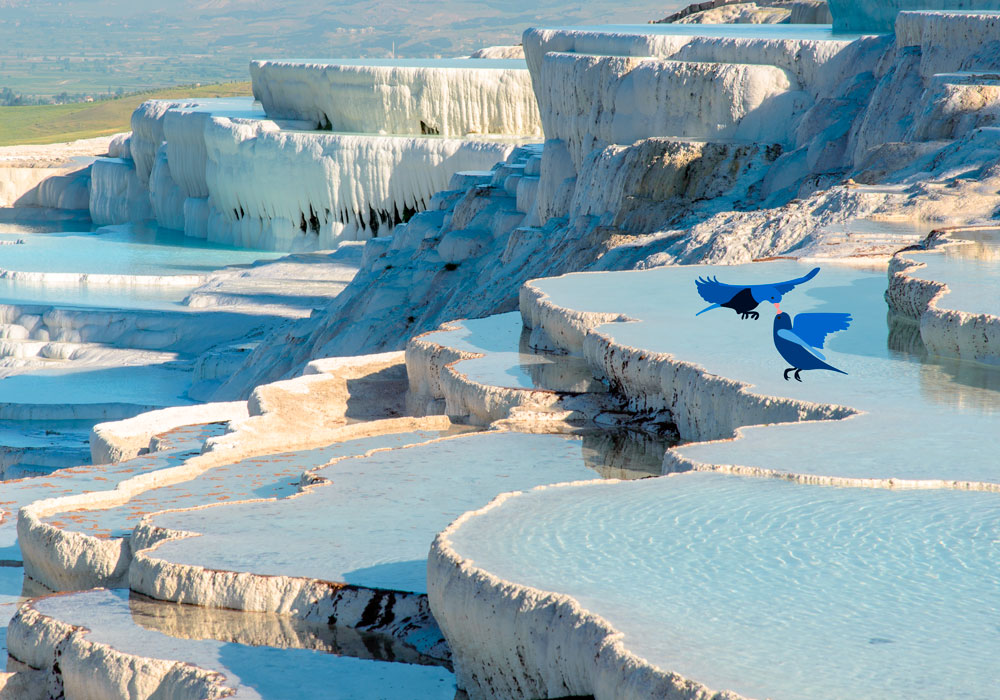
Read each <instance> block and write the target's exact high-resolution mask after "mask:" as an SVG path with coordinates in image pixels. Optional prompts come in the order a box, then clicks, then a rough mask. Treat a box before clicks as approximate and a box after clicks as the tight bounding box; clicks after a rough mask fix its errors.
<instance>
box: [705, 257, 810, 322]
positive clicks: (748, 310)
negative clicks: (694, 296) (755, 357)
mask: <svg viewBox="0 0 1000 700" xmlns="http://www.w3.org/2000/svg"><path fill="white" fill-rule="evenodd" d="M818 272H819V268H818V267H814V268H813V269H812V270H810V271H809V272H808V273H807V274H806V275H804V276H803V277H799V278H798V279H794V280H788V281H787V282H777V283H775V284H751V285H739V284H726V283H725V282H720V281H719V280H718V279H716V278H715V277H699V278H698V279H697V280H695V286H696V287H697V288H698V294H700V295H701V298H702V299H704V300H705V301H707V302H708V303H710V304H711V306H709V307H707V308H704V309H702V310H701V311H699V312H698V313H696V314H695V316H701V315H702V314H703V313H705V312H706V311H711V310H712V309H718V308H720V307H721V308H726V309H732V310H733V311H735V312H736V313H738V314H740V316H741V317H742V318H743V320H746V319H748V318H750V317H753V319H754V320H755V321H756V320H757V319H758V318H760V314H759V313H758V312H756V311H754V309H756V308H757V306H758V304H760V303H761V302H763V301H769V302H771V303H772V304H774V308H776V309H778V311H779V312H780V311H781V308H780V307H779V306H778V302H780V301H781V297H782V295H784V294H788V292H790V291H792V290H793V289H795V287H797V286H798V285H800V284H802V283H803V282H808V281H809V280H811V279H812V278H813V277H815V276H816V273H818Z"/></svg>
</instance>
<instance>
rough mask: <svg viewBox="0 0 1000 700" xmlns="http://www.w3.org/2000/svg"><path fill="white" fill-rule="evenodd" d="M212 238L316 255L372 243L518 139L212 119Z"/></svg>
mask: <svg viewBox="0 0 1000 700" xmlns="http://www.w3.org/2000/svg"><path fill="white" fill-rule="evenodd" d="M205 140H206V147H207V153H208V166H207V171H206V181H207V184H208V190H209V192H210V195H209V202H208V203H209V207H210V219H209V224H208V235H209V237H210V238H213V239H215V240H220V241H223V242H226V243H233V244H235V245H243V246H251V247H262V248H268V249H272V250H315V249H326V248H332V247H335V246H336V244H337V243H338V242H339V241H341V240H357V239H364V238H369V237H371V236H373V235H376V234H377V233H378V229H379V228H383V229H384V228H389V227H391V226H392V225H393V224H395V223H398V222H399V221H401V220H403V219H404V218H408V216H409V215H410V214H412V213H414V212H415V211H419V210H421V209H423V208H425V207H426V205H427V202H429V201H430V199H431V197H432V196H433V194H434V193H435V192H437V191H439V190H442V189H445V188H446V187H447V185H448V181H449V179H450V178H451V175H452V174H453V173H454V172H456V171H460V170H481V169H484V168H489V167H491V166H492V165H493V164H494V163H496V162H497V161H499V160H503V159H504V158H505V157H506V156H507V155H508V154H509V153H510V152H511V151H512V150H513V148H514V145H515V144H514V143H513V142H503V141H499V142H498V141H467V140H457V139H438V138H419V137H418V138H409V137H385V136H366V135H343V134H328V133H322V132H308V133H303V132H294V131H285V130H282V129H280V128H279V127H278V126H277V125H276V124H275V123H274V122H266V121H250V120H236V119H229V118H226V117H216V118H213V119H212V120H211V121H210V122H209V124H208V125H207V126H206V129H205Z"/></svg>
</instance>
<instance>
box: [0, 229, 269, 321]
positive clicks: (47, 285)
mask: <svg viewBox="0 0 1000 700" xmlns="http://www.w3.org/2000/svg"><path fill="white" fill-rule="evenodd" d="M16 240H23V241H24V244H23V245H0V269H3V270H13V271H16V272H65V273H77V274H83V273H87V274H105V275H130V276H131V275H137V276H151V275H152V276H176V275H200V276H204V275H208V274H210V273H211V272H213V271H214V270H218V269H220V268H223V267H226V266H228V265H246V264H250V263H252V262H254V261H256V260H269V259H274V258H277V257H280V256H281V253H276V252H274V251H260V250H253V249H246V248H235V247H232V246H226V245H222V244H219V243H210V242H208V241H205V240H202V239H199V238H191V237H188V236H185V235H184V234H183V233H181V232H179V231H172V230H170V229H161V228H159V227H157V226H153V225H147V224H126V225H122V226H108V227H101V228H99V229H97V228H96V227H94V226H92V225H90V223H89V221H83V220H74V221H70V222H36V223H20V222H18V223H0V241H16ZM195 286H197V284H190V285H176V284H171V285H157V284H137V285H126V284H123V285H104V284H80V283H78V282H77V281H75V280H74V281H52V280H46V281H44V282H43V281H25V280H17V281H13V280H8V279H0V304H39V305H46V306H60V307H73V308H81V307H97V308H116V309H159V310H173V311H184V310H187V309H188V307H186V306H184V305H183V304H182V303H181V302H182V301H183V300H184V298H185V297H186V296H187V295H188V293H189V292H190V291H191V289H192V288H194V287H195Z"/></svg>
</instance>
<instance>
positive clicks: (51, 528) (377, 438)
mask: <svg viewBox="0 0 1000 700" xmlns="http://www.w3.org/2000/svg"><path fill="white" fill-rule="evenodd" d="M387 427H388V428H392V427H394V426H392V425H391V423H390V425H389V426H387ZM410 427H412V428H413V430H411V431H409V432H387V433H384V434H375V435H372V436H369V437H359V438H354V439H351V438H350V436H349V435H348V436H346V437H347V439H345V440H344V441H341V442H335V443H332V444H330V445H327V446H324V447H319V448H315V449H311V450H299V451H295V452H283V453H279V454H272V455H260V456H256V457H250V458H247V459H242V460H238V461H236V462H233V463H232V464H221V465H218V466H215V467H212V468H209V469H208V470H206V471H204V472H198V473H192V474H191V478H190V479H187V480H183V481H178V482H175V483H165V484H162V485H161V484H156V483H146V484H142V485H139V486H137V487H136V488H132V489H128V494H127V498H125V499H124V500H122V499H114V500H112V501H111V502H110V503H108V502H104V501H102V500H98V499H94V500H93V501H92V502H85V503H80V502H79V499H70V500H71V501H72V504H71V505H68V506H66V507H61V506H60V504H59V502H58V501H46V503H45V504H44V506H42V507H36V506H35V505H33V504H32V505H28V506H26V507H25V508H23V509H22V511H21V515H20V517H21V519H22V520H23V521H25V522H24V523H23V524H22V526H21V529H22V533H23V538H24V539H26V540H30V541H32V542H45V543H48V544H47V545H46V546H39V547H33V548H31V549H28V550H26V551H25V567H26V569H27V571H28V572H29V573H30V575H31V576H32V578H34V579H35V580H37V581H39V582H41V583H43V584H45V585H46V586H48V587H49V588H52V589H53V590H73V589H77V588H88V587H93V586H97V585H103V586H112V587H120V586H124V585H127V577H126V574H127V571H128V564H129V560H130V559H131V556H132V550H133V547H132V542H131V541H130V536H131V534H132V530H133V528H134V527H135V525H136V524H138V522H139V521H140V520H141V519H142V518H143V517H145V516H146V515H150V514H152V513H156V512H159V511H165V510H179V509H192V508H198V507H202V506H208V505H219V504H221V503H226V502H237V501H250V500H253V501H259V500H266V499H278V498H285V497H287V496H290V495H292V494H295V493H297V492H298V491H299V485H300V477H302V475H303V473H304V472H308V471H310V470H313V469H317V468H319V467H321V466H323V465H324V464H326V463H328V462H330V461H332V460H335V459H339V458H343V457H346V456H357V455H364V454H367V453H369V452H372V451H374V450H388V449H394V448H398V447H402V446H405V445H408V444H415V443H420V442H426V441H428V440H433V439H435V438H437V437H441V436H442V435H445V434H449V433H454V432H461V429H460V428H454V429H453V428H452V427H451V426H450V424H448V422H447V421H445V420H441V419H428V420H426V421H423V422H421V421H415V422H414V423H413V425H412V426H410ZM128 486H129V485H128V484H124V485H123V488H128ZM29 529H30V530H31V532H30V534H29V533H28V532H27V530H29ZM70 533H72V534H70ZM153 542H154V541H153V540H146V541H144V542H143V543H142V546H144V547H145V546H149V545H151V544H153ZM73 548H75V549H77V550H88V553H87V554H80V555H78V559H79V561H80V562H81V563H82V565H79V566H76V567H74V568H69V567H67V566H66V560H65V557H64V556H62V552H63V551H64V550H69V549H73ZM108 572H110V573H108Z"/></svg>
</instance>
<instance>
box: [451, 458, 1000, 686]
mask: <svg viewBox="0 0 1000 700" xmlns="http://www.w3.org/2000/svg"><path fill="white" fill-rule="evenodd" d="M451 541H452V545H453V546H454V548H455V549H456V551H457V552H458V554H459V555H460V556H462V557H463V558H465V559H466V560H471V562H472V563H473V564H474V565H475V566H476V567H478V568H481V569H485V570H486V571H488V572H489V573H491V574H493V575H495V576H498V577H500V578H501V579H504V580H506V581H511V582H514V583H518V584H521V585H526V586H532V587H535V588H539V589H542V590H545V591H553V592H557V593H563V594H568V595H571V596H572V597H573V598H575V599H576V600H577V601H578V602H579V603H580V604H581V605H582V606H583V607H584V608H585V609H586V610H588V611H589V612H591V613H594V614H596V615H599V616H601V617H602V618H604V619H605V620H607V621H608V622H610V623H611V624H612V625H613V626H614V627H615V628H616V629H617V630H619V631H620V632H622V633H624V640H623V643H624V645H625V647H626V649H628V650H629V651H631V652H634V653H635V654H637V655H639V656H640V657H642V658H644V659H646V660H647V661H649V662H651V663H653V664H655V665H656V666H658V667H659V668H661V669H665V670H672V671H677V672H679V673H681V674H682V675H684V676H686V677H688V678H691V679H694V680H697V681H699V682H702V683H705V684H706V685H708V686H709V687H711V688H713V689H716V690H721V689H730V690H734V691H736V692H738V693H740V694H742V695H745V696H748V697H759V698H763V697H768V698H773V699H774V700H785V699H793V698H794V699H797V700H813V699H815V700H820V699H821V698H822V699H825V698H861V697H899V698H902V697H905V698H921V699H923V698H926V699H927V700H938V699H940V698H944V697H958V696H961V697H970V698H972V697H983V698H985V697H992V696H993V695H995V693H996V688H997V687H998V685H1000V666H998V665H997V663H996V658H997V655H998V654H1000V635H998V634H997V625H998V624H1000V547H998V545H997V543H998V542H1000V497H998V495H997V494H992V493H975V492H966V491H953V490H933V491H892V490H887V489H862V488H831V487H819V486H804V485H800V484H793V483H789V482H785V481H781V480H776V479H753V478H745V477H736V476H730V475H723V474H706V473H689V474H680V475H675V476H672V477H664V478H660V479H646V480H642V481H634V482H624V483H617V484H601V483H597V484H589V485H583V486H563V487H554V488H547V489H539V490H536V491H533V492H530V493H527V494H523V495H520V496H517V497H515V498H513V499H509V500H507V501H505V502H504V503H502V504H501V505H500V506H498V507H494V508H491V509H490V510H488V511H486V513H484V514H481V515H477V516H474V517H472V518H470V519H468V520H467V521H465V522H464V523H463V524H462V525H461V526H460V527H459V528H458V529H457V531H456V532H455V533H454V534H453V535H452V537H451Z"/></svg>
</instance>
